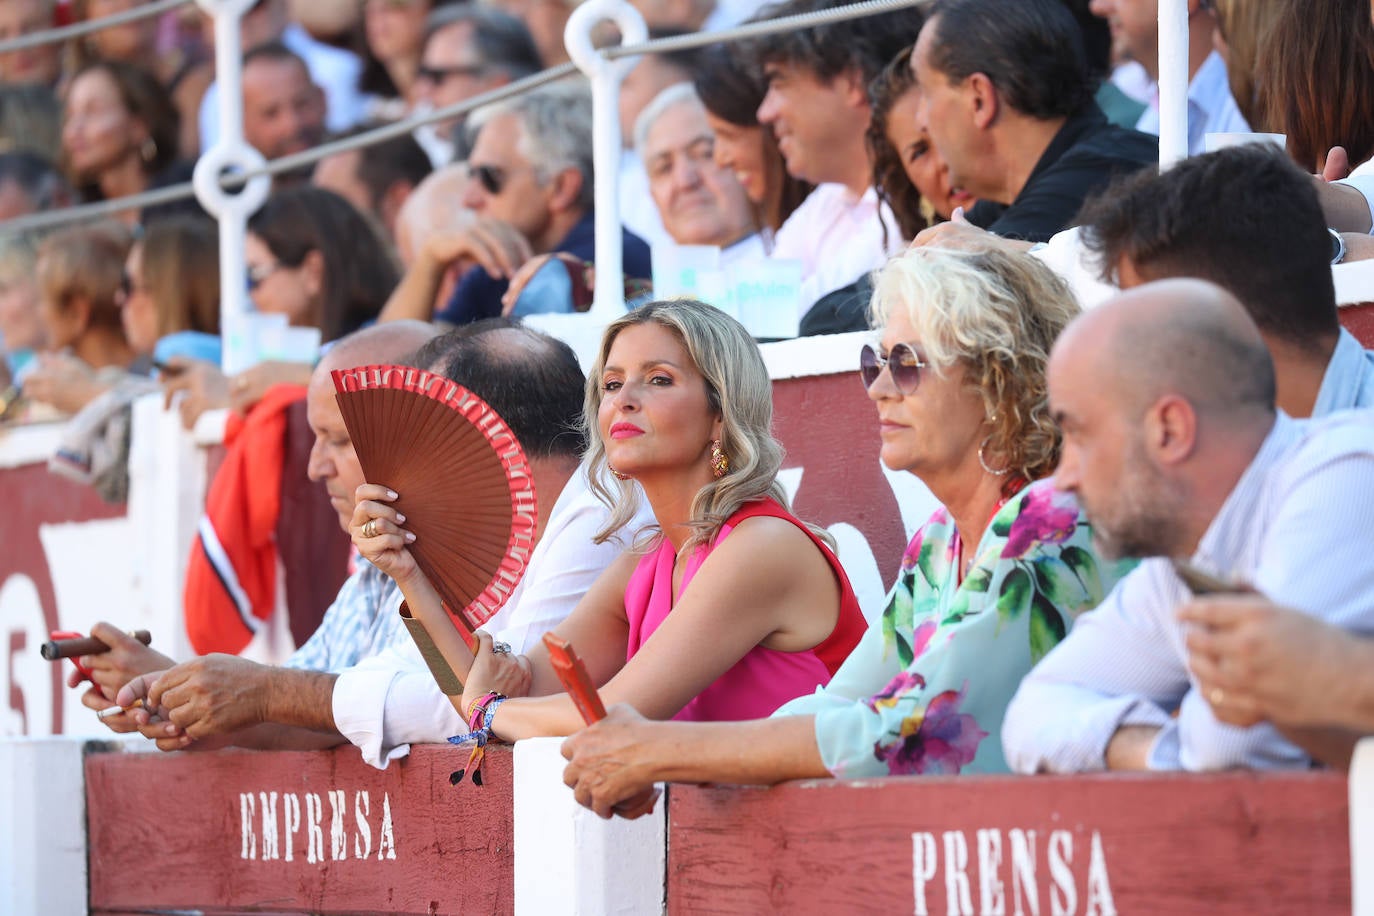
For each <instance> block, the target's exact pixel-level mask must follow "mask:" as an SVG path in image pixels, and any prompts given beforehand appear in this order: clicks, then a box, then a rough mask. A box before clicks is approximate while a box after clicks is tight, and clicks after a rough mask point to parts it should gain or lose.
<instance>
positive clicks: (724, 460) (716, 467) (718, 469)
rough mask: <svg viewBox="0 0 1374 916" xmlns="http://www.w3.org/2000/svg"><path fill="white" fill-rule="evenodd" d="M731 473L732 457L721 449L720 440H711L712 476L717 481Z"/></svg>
mask: <svg viewBox="0 0 1374 916" xmlns="http://www.w3.org/2000/svg"><path fill="white" fill-rule="evenodd" d="M729 472H730V456H729V455H727V454H725V452H724V451H723V450H722V449H721V447H720V440H719V439H712V440H711V476H713V477H715V478H716V479H717V480H719V479H720V478H722V477H724V476H725V475H726V474H728V473H729Z"/></svg>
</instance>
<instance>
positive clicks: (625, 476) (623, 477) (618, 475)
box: [606, 464, 630, 480]
mask: <svg viewBox="0 0 1374 916" xmlns="http://www.w3.org/2000/svg"><path fill="white" fill-rule="evenodd" d="M606 467H608V468H611V466H610V465H609V464H608V465H606ZM611 473H612V474H614V475H615V479H616V480H629V479H630V475H629V474H622V473H620V472H619V471H617V470H616V469H615V468H611Z"/></svg>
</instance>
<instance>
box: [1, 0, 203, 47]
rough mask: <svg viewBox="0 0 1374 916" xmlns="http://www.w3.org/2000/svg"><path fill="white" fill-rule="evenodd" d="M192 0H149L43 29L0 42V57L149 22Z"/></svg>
mask: <svg viewBox="0 0 1374 916" xmlns="http://www.w3.org/2000/svg"><path fill="white" fill-rule="evenodd" d="M191 2H193V0H152V2H151V3H145V4H144V5H143V6H136V7H134V8H133V9H128V10H124V11H122V12H119V13H111V14H110V15H108V16H101V17H100V18H98V19H87V20H85V21H83V22H74V23H72V24H71V25H64V26H59V27H56V28H51V29H43V30H42V31H38V32H30V33H29V34H27V35H19V36H16V37H14V38H6V39H5V40H3V41H0V54H7V53H9V52H10V51H23V50H25V49H27V48H37V47H41V46H42V45H50V44H57V43H58V42H62V41H66V40H68V39H70V38H81V37H83V36H86V35H91V34H93V33H95V32H99V31H102V30H104V29H111V28H114V27H115V26H117V25H124V24H126V23H129V22H138V21H139V20H141V19H151V18H152V17H154V16H161V15H162V14H163V13H166V12H169V11H171V10H174V9H176V8H177V7H181V6H185V5H186V4H188V3H191Z"/></svg>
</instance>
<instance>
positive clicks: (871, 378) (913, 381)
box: [859, 343, 926, 394]
mask: <svg viewBox="0 0 1374 916" xmlns="http://www.w3.org/2000/svg"><path fill="white" fill-rule="evenodd" d="M925 367H926V363H925V362H924V361H922V359H921V357H919V356H917V355H916V351H915V350H914V349H912V347H911V344H905V343H899V344H897V345H896V346H895V347H893V348H892V349H891V350H890V351H889V352H888V354H887V356H886V357H883V356H881V355H879V353H878V351H877V350H876V349H875V348H874V347H873V345H872V344H864V346H863V349H862V350H860V351H859V379H860V380H861V381H862V382H863V384H864V390H865V391H867V390H868V389H870V388H872V387H873V383H874V382H876V381H878V376H880V375H882V374H883V370H884V369H886V370H887V371H888V372H889V373H890V374H891V375H892V384H893V385H894V386H896V388H897V390H898V391H900V392H901V393H902V394H911V393H912V392H914V391H915V390H916V386H918V385H920V384H921V370H922V369H924V368H925Z"/></svg>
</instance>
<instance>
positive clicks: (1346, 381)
mask: <svg viewBox="0 0 1374 916" xmlns="http://www.w3.org/2000/svg"><path fill="white" fill-rule="evenodd" d="M1355 407H1374V350H1366V349H1365V348H1364V347H1362V346H1360V342H1359V341H1358V340H1356V339H1355V335H1353V334H1351V333H1350V332H1349V331H1347V330H1346V329H1345V328H1341V336H1340V338H1339V339H1338V340H1337V341H1336V350H1335V352H1333V353H1332V354H1331V362H1329V363H1327V364H1326V375H1324V376H1322V387H1321V390H1320V391H1318V392H1317V402H1316V403H1315V404H1313V405H1312V416H1314V417H1324V416H1326V415H1327V414H1329V413H1335V412H1336V411H1338V410H1350V409H1352V408H1355Z"/></svg>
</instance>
